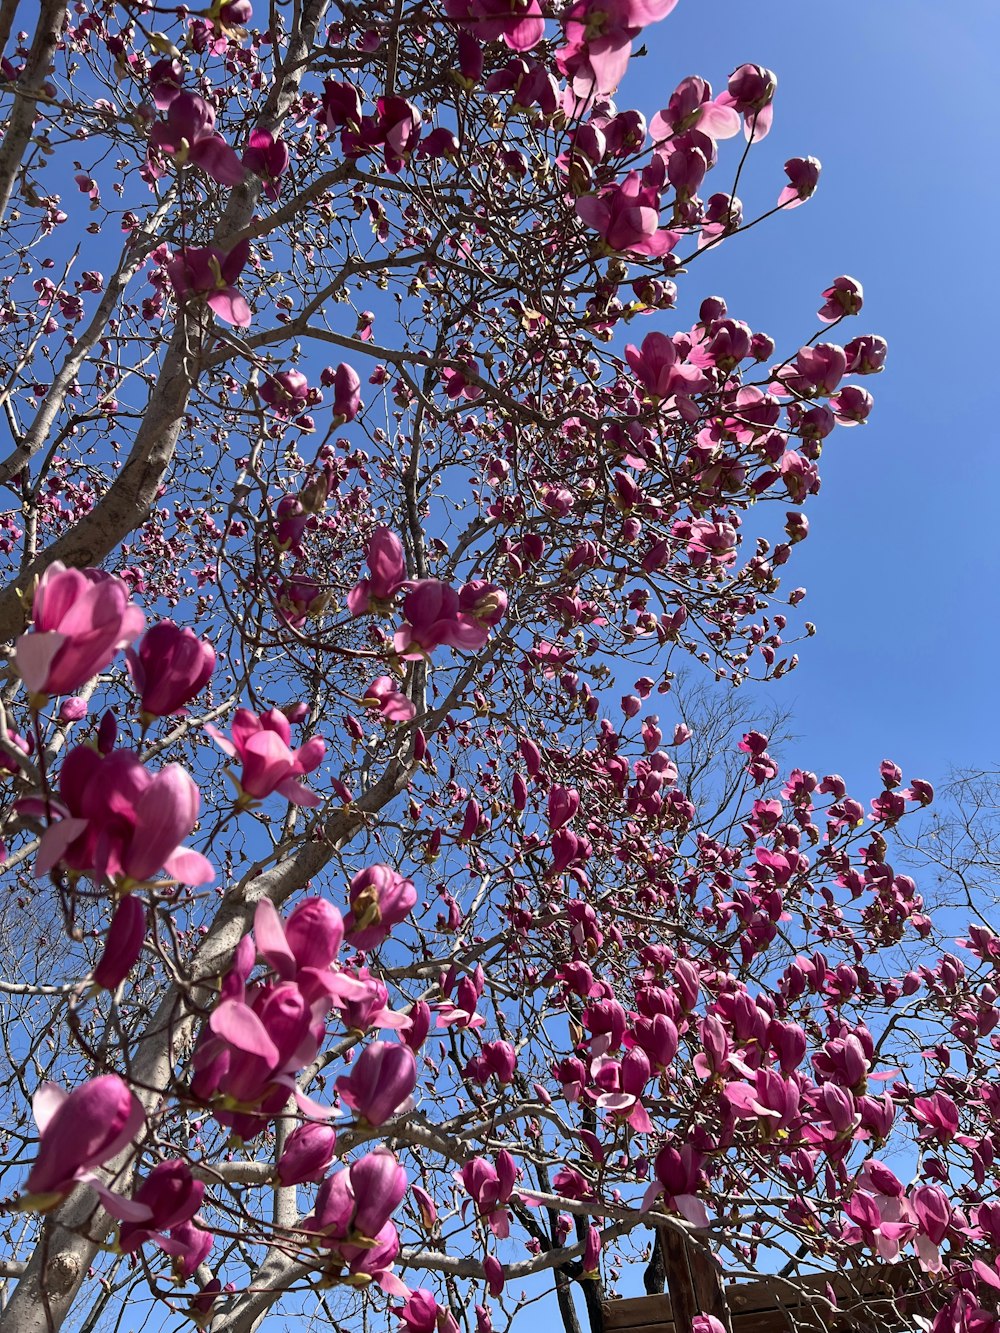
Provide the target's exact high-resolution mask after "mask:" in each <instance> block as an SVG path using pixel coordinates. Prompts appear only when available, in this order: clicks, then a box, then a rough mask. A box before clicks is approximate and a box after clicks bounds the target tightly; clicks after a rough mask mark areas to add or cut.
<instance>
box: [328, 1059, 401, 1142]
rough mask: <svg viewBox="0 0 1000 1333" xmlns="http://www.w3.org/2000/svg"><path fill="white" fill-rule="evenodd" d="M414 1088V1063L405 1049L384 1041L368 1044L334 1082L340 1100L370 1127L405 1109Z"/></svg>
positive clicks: (381, 1123) (380, 1123)
mask: <svg viewBox="0 0 1000 1333" xmlns="http://www.w3.org/2000/svg"><path fill="white" fill-rule="evenodd" d="M416 1086H417V1062H416V1060H415V1059H414V1056H413V1052H412V1051H411V1050H410V1048H409V1046H404V1045H401V1044H400V1043H399V1042H385V1041H373V1042H369V1044H368V1045H367V1046H366V1047H365V1048H364V1050H363V1051H362V1052H361V1054H360V1055H359V1056H358V1057H357V1059H356V1060H355V1062H354V1064H353V1065H352V1066H351V1072H350V1074H342V1075H341V1076H340V1078H338V1079H337V1083H336V1088H337V1092H338V1094H339V1095H340V1097H341V1099H342V1100H343V1101H345V1102H346V1103H347V1105H348V1106H349V1107H350V1108H351V1109H352V1110H353V1111H354V1112H355V1113H356V1115H357V1116H358V1118H359V1119H361V1120H367V1121H368V1123H369V1124H370V1125H383V1124H385V1122H386V1121H387V1120H389V1119H391V1118H392V1116H394V1115H396V1114H397V1113H398V1112H400V1111H404V1110H408V1109H409V1108H410V1106H411V1105H412V1093H413V1090H414V1088H415V1087H416Z"/></svg>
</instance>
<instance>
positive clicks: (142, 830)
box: [18, 745, 215, 887]
mask: <svg viewBox="0 0 1000 1333" xmlns="http://www.w3.org/2000/svg"><path fill="white" fill-rule="evenodd" d="M59 795H60V798H61V799H60V800H59V801H58V802H56V801H52V800H50V801H49V802H48V803H46V802H43V801H42V800H41V798H39V797H26V798H25V799H24V800H22V801H20V802H19V803H18V809H19V810H21V811H22V812H23V813H27V814H32V815H35V816H36V817H42V816H44V814H45V813H46V804H47V805H48V809H49V811H50V812H51V813H52V814H54V815H56V816H57V818H56V822H55V823H52V824H50V825H49V827H48V828H47V829H46V830H45V832H44V833H43V834H42V838H41V842H40V844H39V848H38V856H37V857H36V860H35V875H36V877H41V876H42V875H45V874H47V873H48V872H49V871H50V870H52V869H53V868H54V867H55V866H56V865H59V864H62V865H64V866H66V867H67V869H69V870H75V871H78V872H79V873H81V874H86V875H91V876H93V877H95V878H97V879H113V880H118V881H119V882H121V881H124V882H125V887H128V886H129V884H130V883H131V884H135V883H142V882H144V881H147V880H149V879H151V878H152V876H153V875H154V874H155V873H156V872H157V871H158V870H160V869H161V868H165V869H166V871H167V874H168V875H169V876H170V877H171V878H172V879H175V880H177V881H178V882H179V883H181V884H208V883H211V881H212V880H213V879H214V878H215V870H214V868H213V866H212V865H211V863H210V862H209V861H207V860H206V859H205V857H203V856H202V855H201V853H200V852H193V851H191V850H190V849H189V848H187V847H183V846H181V843H182V842H183V840H184V838H186V837H187V836H188V834H189V833H190V832H191V830H192V829H193V828H194V826H195V824H196V823H197V822H198V809H199V806H200V803H201V795H200V793H199V791H198V787H197V785H196V784H195V782H194V780H193V779H192V778H191V776H190V775H189V774H188V773H187V772H185V770H184V769H183V768H181V766H180V765H179V764H167V765H166V766H165V767H164V768H161V769H160V771H159V772H158V773H156V774H153V773H151V772H150V771H149V769H147V768H146V767H145V766H144V765H143V764H142V763H141V762H140V761H139V759H138V758H136V756H135V755H134V754H132V752H131V751H130V750H112V751H111V752H110V753H109V754H107V755H102V754H99V753H98V752H97V751H96V750H93V749H91V748H90V746H89V745H78V746H76V748H75V749H73V750H70V752H69V754H68V755H67V756H66V758H65V760H64V761H63V766H62V769H61V771H60V774H59Z"/></svg>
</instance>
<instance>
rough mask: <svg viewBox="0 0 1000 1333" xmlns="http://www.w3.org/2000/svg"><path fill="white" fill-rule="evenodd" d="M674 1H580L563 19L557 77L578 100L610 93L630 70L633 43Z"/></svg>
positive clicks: (671, 7)
mask: <svg viewBox="0 0 1000 1333" xmlns="http://www.w3.org/2000/svg"><path fill="white" fill-rule="evenodd" d="M676 3H677V0H578V2H577V3H576V4H574V5H572V6H571V7H570V9H569V10H568V11H567V12H566V13H565V14H564V15H563V19H562V24H563V31H564V33H565V35H566V45H565V46H563V47H561V48H560V49H559V50H558V51H557V52H556V64H557V66H558V68H559V71H560V73H562V74H564V75H565V76H566V77H567V78H568V79H570V81H571V83H572V87H573V92H574V93H575V95H576V97H578V98H583V99H587V100H589V99H591V98H593V97H598V96H601V95H602V94H607V93H612V92H614V90H615V89H616V88H617V87H618V85H619V83H620V82H621V81H622V78H623V77H624V74H625V70H626V69H627V68H628V61H629V56H630V54H631V51H632V38H633V37H636V36H638V34H639V32H641V30H642V29H643V28H644V27H646V25H647V24H649V23H656V22H658V21H659V20H660V19H663V18H666V16H667V15H668V14H669V13H670V11H671V10H672V9H673V8H674V6H675V5H676Z"/></svg>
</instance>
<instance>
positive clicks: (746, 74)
mask: <svg viewBox="0 0 1000 1333" xmlns="http://www.w3.org/2000/svg"><path fill="white" fill-rule="evenodd" d="M777 86H778V76H777V75H776V74H775V73H774V71H773V70H770V69H765V68H764V66H763V65H740V67H739V68H738V69H735V70H733V72H732V74H730V76H729V86H728V88H727V91H726V92H725V93H723V94H722V95H721V96H720V97H719V102H720V103H722V104H723V105H724V106H731V107H732V108H733V110H734V111H736V112H737V113H738V114H739V115H741V116H742V117H743V133H744V134H745V135H746V138H747V140H750V141H753V142H754V143H759V142H760V140H761V139H764V138H766V137H767V134H768V133H769V131H770V129H771V124H772V122H773V119H774V93H775V89H776V88H777Z"/></svg>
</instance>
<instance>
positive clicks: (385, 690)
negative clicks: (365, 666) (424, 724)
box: [361, 676, 417, 722]
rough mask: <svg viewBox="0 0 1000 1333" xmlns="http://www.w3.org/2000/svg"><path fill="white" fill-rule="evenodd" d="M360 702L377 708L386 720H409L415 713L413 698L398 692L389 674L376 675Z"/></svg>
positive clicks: (396, 685) (367, 706)
mask: <svg viewBox="0 0 1000 1333" xmlns="http://www.w3.org/2000/svg"><path fill="white" fill-rule="evenodd" d="M361 702H362V703H363V704H364V706H365V707H366V708H373V709H377V710H378V711H379V713H381V715H382V716H383V717H384V718H385V720H386V721H387V722H410V721H412V719H413V718H414V717H416V715H417V708H416V705H415V704H414V702H413V700H412V699H408V698H407V697H406V695H405V694H402V693H401V692H400V689H399V685H398V684H397V682H396V681H394V680H393V679H392V677H391V676H376V678H375V679H374V680H373V681H372V683H371V684H370V685H369V686H368V688H367V689H366V690H365V693H364V698H363V699H362V701H361Z"/></svg>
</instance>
